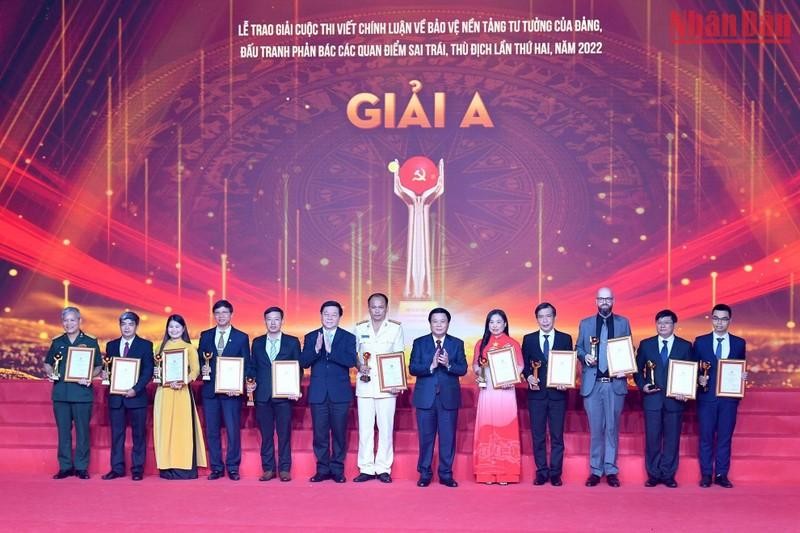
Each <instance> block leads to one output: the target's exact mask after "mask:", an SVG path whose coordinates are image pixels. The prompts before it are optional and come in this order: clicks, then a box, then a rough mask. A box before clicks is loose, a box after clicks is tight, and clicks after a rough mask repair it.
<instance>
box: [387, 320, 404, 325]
mask: <svg viewBox="0 0 800 533" xmlns="http://www.w3.org/2000/svg"><path fill="white" fill-rule="evenodd" d="M388 320H389V322H391V323H392V324H397V325H398V326H399V325H401V324H402V322H400V321H399V320H394V319H391V318H389V319H388Z"/></svg>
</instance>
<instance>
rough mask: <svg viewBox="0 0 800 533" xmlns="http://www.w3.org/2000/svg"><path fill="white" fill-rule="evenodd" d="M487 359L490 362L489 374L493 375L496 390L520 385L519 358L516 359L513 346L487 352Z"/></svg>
mask: <svg viewBox="0 0 800 533" xmlns="http://www.w3.org/2000/svg"><path fill="white" fill-rule="evenodd" d="M486 359H487V360H488V361H489V371H490V372H489V373H490V374H491V375H492V385H493V386H494V388H495V389H499V388H500V387H503V386H504V385H513V384H515V383H519V372H518V371H517V358H516V357H514V347H513V346H506V347H504V348H498V349H496V350H489V351H488V352H486Z"/></svg>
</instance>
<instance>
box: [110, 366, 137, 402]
mask: <svg viewBox="0 0 800 533" xmlns="http://www.w3.org/2000/svg"><path fill="white" fill-rule="evenodd" d="M140 364H141V361H140V360H139V359H137V358H135V357H113V358H111V387H110V388H109V390H108V392H109V393H110V394H125V393H127V392H128V391H129V390H130V389H132V388H133V386H134V385H136V382H137V381H138V380H139V365H140Z"/></svg>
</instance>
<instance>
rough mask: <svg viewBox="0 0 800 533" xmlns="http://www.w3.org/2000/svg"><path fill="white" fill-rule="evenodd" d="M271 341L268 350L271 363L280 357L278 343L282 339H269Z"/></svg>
mask: <svg viewBox="0 0 800 533" xmlns="http://www.w3.org/2000/svg"><path fill="white" fill-rule="evenodd" d="M267 340H268V341H269V348H268V349H267V356H269V360H270V361H274V360H275V358H276V357H277V356H278V341H279V340H280V339H270V338H267Z"/></svg>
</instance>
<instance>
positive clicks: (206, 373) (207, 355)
mask: <svg viewBox="0 0 800 533" xmlns="http://www.w3.org/2000/svg"><path fill="white" fill-rule="evenodd" d="M212 357H213V354H212V353H211V352H203V360H205V364H203V381H211V358H212Z"/></svg>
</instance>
